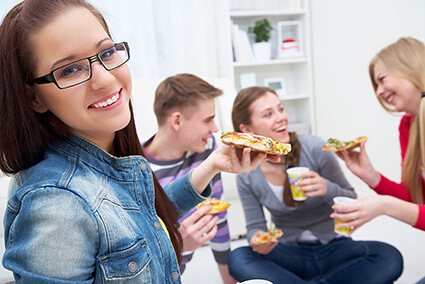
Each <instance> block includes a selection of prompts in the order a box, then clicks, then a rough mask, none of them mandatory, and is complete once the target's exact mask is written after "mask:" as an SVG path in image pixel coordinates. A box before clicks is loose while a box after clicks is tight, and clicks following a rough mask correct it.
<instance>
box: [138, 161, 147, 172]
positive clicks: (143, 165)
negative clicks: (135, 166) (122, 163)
mask: <svg viewBox="0 0 425 284" xmlns="http://www.w3.org/2000/svg"><path fill="white" fill-rule="evenodd" d="M139 167H140V169H141V170H142V171H146V170H147V169H148V166H147V165H146V163H145V162H141V163H140V165H139Z"/></svg>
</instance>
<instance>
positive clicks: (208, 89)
mask: <svg viewBox="0 0 425 284" xmlns="http://www.w3.org/2000/svg"><path fill="white" fill-rule="evenodd" d="M222 94H223V91H222V90H221V89H218V88H216V87H214V86H213V85H211V84H209V83H208V82H207V81H205V80H203V79H201V78H199V77H198V76H195V75H193V74H187V73H183V74H178V75H175V76H171V77H168V78H167V79H165V80H164V81H162V82H161V83H160V84H159V86H158V88H157V89H156V92H155V100H154V105H153V108H154V112H155V115H156V119H157V121H158V125H159V126H161V125H163V124H164V123H165V121H166V119H167V117H168V116H169V115H170V113H171V112H172V111H173V110H175V109H180V110H184V109H187V108H190V107H196V106H197V104H198V102H199V101H201V100H208V99H214V98H216V97H218V96H220V95H222Z"/></svg>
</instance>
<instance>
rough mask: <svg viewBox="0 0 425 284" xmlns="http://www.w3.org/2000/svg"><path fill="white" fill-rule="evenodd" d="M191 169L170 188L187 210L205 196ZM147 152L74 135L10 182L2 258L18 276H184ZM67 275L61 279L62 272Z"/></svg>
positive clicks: (80, 279) (78, 279) (87, 279)
mask: <svg viewBox="0 0 425 284" xmlns="http://www.w3.org/2000/svg"><path fill="white" fill-rule="evenodd" d="M189 175H190V174H187V175H185V176H183V177H182V178H181V179H179V180H176V181H175V182H173V183H171V184H169V186H167V187H165V188H164V190H165V192H166V193H167V195H168V196H169V198H170V200H171V201H172V203H173V204H174V205H175V207H176V208H177V209H178V210H179V212H180V213H181V214H183V213H184V212H186V211H188V210H189V209H191V208H192V207H193V206H195V205H196V204H197V203H198V202H200V201H203V200H204V199H205V197H206V196H208V195H209V194H210V193H211V186H208V187H207V189H206V190H204V192H203V195H206V196H203V195H199V194H198V193H197V191H196V190H195V188H194V187H193V185H192V184H191V181H190V178H189ZM154 198H155V195H154V187H153V179H152V172H151V169H150V166H149V164H148V162H147V161H146V159H145V158H143V157H141V156H127V157H121V158H117V157H114V156H111V155H110V154H108V153H107V152H105V151H103V150H102V149H100V148H99V147H97V146H96V145H94V144H92V143H90V142H88V141H86V140H83V139H82V138H79V137H77V136H74V135H71V136H70V138H69V139H68V140H66V141H61V142H55V143H52V145H51V146H49V147H48V149H47V151H46V153H45V157H44V159H43V161H41V162H40V163H38V164H37V165H35V166H33V167H31V168H29V169H27V170H23V171H21V172H19V173H18V174H17V175H16V176H15V177H14V179H13V181H12V182H11V185H10V188H9V200H8V204H7V210H6V213H5V218H4V228H5V245H6V252H5V254H4V256H3V266H4V267H5V268H7V269H9V270H11V271H13V273H14V277H15V281H16V283H161V284H163V283H173V284H174V283H181V278H180V272H179V267H178V263H177V258H176V255H175V252H174V249H173V246H172V244H171V241H170V239H169V238H168V236H167V234H166V233H165V231H164V229H163V228H162V226H161V224H160V222H159V219H158V216H157V214H156V211H155V206H154ZM59 279H60V280H59Z"/></svg>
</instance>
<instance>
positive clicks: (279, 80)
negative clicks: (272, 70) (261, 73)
mask: <svg viewBox="0 0 425 284" xmlns="http://www.w3.org/2000/svg"><path fill="white" fill-rule="evenodd" d="M264 85H265V86H266V87H269V88H272V89H274V90H275V91H276V93H277V95H278V96H279V99H283V98H284V97H285V96H286V85H285V80H283V77H276V78H266V79H264Z"/></svg>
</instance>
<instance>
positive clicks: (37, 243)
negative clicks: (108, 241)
mask: <svg viewBox="0 0 425 284" xmlns="http://www.w3.org/2000/svg"><path fill="white" fill-rule="evenodd" d="M22 195H23V196H21V197H20V198H19V199H18V198H16V199H11V200H9V203H8V207H7V210H6V215H5V220H4V222H5V226H6V227H10V230H8V231H6V236H5V242H6V248H7V250H6V252H5V254H4V257H3V265H4V267H6V268H7V269H10V270H12V271H15V272H14V273H15V280H16V283H92V282H93V277H94V275H93V271H94V270H95V266H96V263H95V260H96V253H97V251H98V248H99V239H98V236H99V233H98V226H97V223H96V220H95V218H94V216H93V213H92V212H91V211H92V210H91V208H88V205H87V203H86V202H84V200H82V199H81V198H80V197H79V196H78V195H76V194H74V193H71V192H69V191H68V190H66V189H61V188H55V187H44V188H39V189H35V190H31V191H27V192H26V193H23V194H22ZM17 200H20V202H19V201H17ZM64 243H66V245H64ZM16 271H19V275H18V274H17V273H16ZM58 279H66V280H61V281H58Z"/></svg>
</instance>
